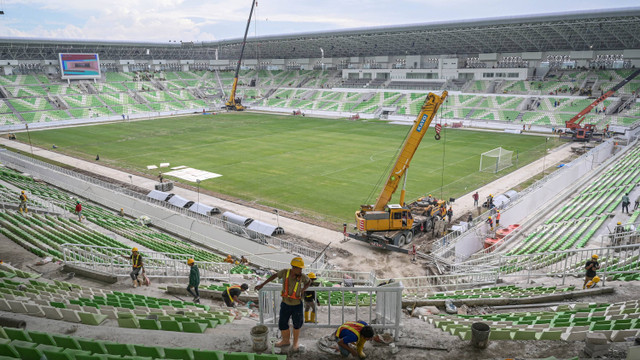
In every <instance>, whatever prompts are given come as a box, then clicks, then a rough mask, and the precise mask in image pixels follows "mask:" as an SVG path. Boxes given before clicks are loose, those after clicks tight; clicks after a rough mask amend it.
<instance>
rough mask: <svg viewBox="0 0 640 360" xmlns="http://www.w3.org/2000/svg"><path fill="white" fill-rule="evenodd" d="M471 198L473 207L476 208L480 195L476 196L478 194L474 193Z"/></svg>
mask: <svg viewBox="0 0 640 360" xmlns="http://www.w3.org/2000/svg"><path fill="white" fill-rule="evenodd" d="M471 197H472V198H473V206H475V207H478V199H480V195H478V192H477V191H476V192H475V193H473V195H471Z"/></svg>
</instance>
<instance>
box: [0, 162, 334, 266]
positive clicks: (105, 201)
mask: <svg viewBox="0 0 640 360" xmlns="http://www.w3.org/2000/svg"><path fill="white" fill-rule="evenodd" d="M0 160H1V161H2V162H3V163H4V164H5V165H7V166H9V167H11V168H16V169H18V170H21V171H24V172H28V173H31V174H38V177H39V178H40V179H42V180H44V181H45V182H47V183H49V184H52V185H55V186H58V187H60V188H62V189H64V190H66V191H70V192H72V193H75V194H77V195H79V196H82V197H85V198H87V199H91V200H92V201H95V202H97V203H100V204H102V205H103V206H106V207H109V208H111V209H114V210H115V209H120V207H121V204H120V203H118V202H117V201H114V200H113V199H112V198H109V197H103V196H100V195H98V194H96V192H95V191H92V189H91V188H90V187H89V186H87V187H86V188H79V187H73V186H70V185H69V183H68V181H67V179H66V177H73V178H76V179H78V180H81V181H83V182H86V183H89V184H93V185H96V186H99V187H102V188H104V189H108V190H109V191H113V192H117V193H120V194H122V195H125V196H128V197H131V198H134V199H137V200H139V201H144V202H146V203H151V204H154V205H157V206H159V207H163V208H166V209H169V210H171V211H173V212H176V213H178V214H180V215H182V216H185V217H189V218H192V219H194V221H198V222H200V223H203V224H209V225H213V226H215V227H218V228H220V229H227V228H229V227H230V226H232V225H233V226H235V225H234V224H232V223H228V222H225V221H223V220H222V219H219V218H214V217H211V216H205V215H202V214H198V213H194V212H192V211H190V210H188V209H185V208H181V207H177V206H174V205H171V204H169V203H167V202H164V201H158V200H155V199H151V198H149V197H147V196H146V195H143V194H140V193H137V192H134V191H131V190H128V189H125V188H123V187H121V186H118V185H116V184H111V183H107V182H104V181H101V180H98V179H96V178H93V177H90V176H86V175H83V174H79V173H77V172H75V171H72V170H69V169H64V168H61V167H59V166H56V165H52V164H49V163H46V162H43V161H40V160H37V159H33V158H30V157H28V156H24V155H21V154H17V153H14V152H11V151H7V150H4V151H0ZM39 168H44V169H46V170H49V171H40V170H41V169H39ZM152 220H153V224H154V225H156V226H158V227H161V228H164V229H169V230H170V231H171V232H173V233H176V234H178V235H180V236H183V237H185V238H188V239H199V240H200V241H201V242H203V243H205V244H207V243H211V246H213V247H214V248H215V250H217V251H220V252H222V253H225V254H233V255H236V256H238V257H240V256H241V255H249V254H250V253H249V252H248V251H244V250H241V249H238V248H236V247H234V246H231V245H229V244H226V243H224V242H221V241H217V240H215V239H211V238H206V237H203V236H199V235H198V234H195V233H193V232H192V231H190V229H185V228H183V227H180V226H177V225H176V224H175V223H173V222H168V221H166V220H163V219H158V218H155V219H152ZM245 234H247V236H245V238H247V239H250V240H252V241H255V242H257V243H260V244H263V245H269V246H271V247H274V248H275V249H277V250H286V251H289V252H291V253H293V254H296V255H300V256H303V257H306V258H311V259H315V261H314V262H313V263H312V264H311V265H310V267H311V268H314V269H322V268H324V267H325V266H326V264H325V255H324V253H321V252H320V251H317V250H313V249H310V248H309V247H308V246H303V245H299V244H295V243H293V242H291V241H287V240H282V239H279V238H275V237H272V236H267V235H264V234H260V233H257V232H254V231H251V230H248V229H246V230H245ZM253 260H254V261H252V262H253V263H255V264H256V265H259V266H263V267H267V268H271V269H279V268H281V267H282V266H285V267H286V266H288V264H286V263H283V262H274V261H273V260H269V259H266V258H261V257H259V256H253Z"/></svg>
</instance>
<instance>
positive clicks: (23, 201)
mask: <svg viewBox="0 0 640 360" xmlns="http://www.w3.org/2000/svg"><path fill="white" fill-rule="evenodd" d="M18 210H19V211H20V213H21V214H22V211H23V210H24V213H25V214H26V213H28V212H29V209H27V194H25V193H24V190H22V193H21V194H20V206H18Z"/></svg>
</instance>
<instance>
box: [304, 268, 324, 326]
mask: <svg viewBox="0 0 640 360" xmlns="http://www.w3.org/2000/svg"><path fill="white" fill-rule="evenodd" d="M307 276H309V279H311V286H319V285H320V283H319V282H316V274H315V273H309V275H307ZM317 301H318V300H317V299H316V292H315V291H305V292H304V322H312V323H314V322H316V310H317V307H316V303H317Z"/></svg>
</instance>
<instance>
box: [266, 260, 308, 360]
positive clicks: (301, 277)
mask: <svg viewBox="0 0 640 360" xmlns="http://www.w3.org/2000/svg"><path fill="white" fill-rule="evenodd" d="M303 268H304V260H302V258H301V257H295V258H293V260H291V268H290V269H282V270H280V271H278V272H277V273H275V274H273V275H271V276H270V277H269V278H268V279H267V280H265V282H263V283H262V284H260V285H258V286H256V290H257V291H260V289H262V287H263V286H265V285H266V284H268V283H270V282H271V281H273V280H275V279H276V278H278V279H281V280H282V291H281V293H280V295H281V296H282V303H280V319H279V321H278V328H279V329H280V331H281V332H282V340H280V341H279V342H278V343H276V344H275V345H276V346H277V347H284V346H289V345H290V344H291V342H290V339H291V330H290V329H289V319H291V321H292V322H293V347H292V350H293V351H298V339H299V338H300V329H301V328H302V324H303V323H304V314H303V305H302V294H304V292H305V291H306V290H307V288H308V287H309V286H311V280H309V277H308V276H307V275H305V274H303V273H302V269H303Z"/></svg>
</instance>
